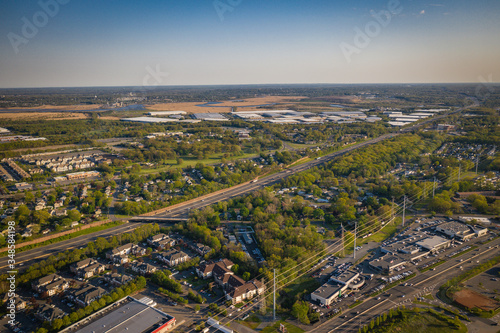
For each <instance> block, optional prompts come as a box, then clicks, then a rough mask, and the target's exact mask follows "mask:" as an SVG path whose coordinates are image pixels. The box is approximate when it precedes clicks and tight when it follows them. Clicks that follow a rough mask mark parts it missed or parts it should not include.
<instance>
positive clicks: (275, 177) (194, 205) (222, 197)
mask: <svg viewBox="0 0 500 333" xmlns="http://www.w3.org/2000/svg"><path fill="white" fill-rule="evenodd" d="M477 105H478V104H477V102H475V103H474V104H473V105H470V106H467V107H464V108H460V109H457V110H455V111H453V112H451V113H448V114H443V115H440V116H436V117H432V118H430V119H428V120H425V121H423V122H421V123H419V124H416V125H414V126H411V127H408V128H406V129H403V130H401V131H400V132H396V133H388V134H384V135H382V136H380V137H378V138H375V139H371V140H367V141H364V142H361V143H357V144H354V145H352V146H350V147H347V148H345V149H342V150H340V151H337V152H333V153H331V154H328V155H325V156H322V157H320V158H317V159H314V160H312V161H309V162H306V163H302V164H299V165H296V166H292V167H290V168H288V169H286V170H283V171H281V172H277V173H274V174H272V175H269V176H266V177H263V178H260V179H258V180H257V181H252V182H249V183H247V184H241V185H236V186H234V187H232V188H229V189H226V190H223V191H219V192H222V193H215V194H214V193H212V194H207V195H205V196H202V197H199V198H196V199H193V200H189V201H186V202H185V203H181V204H178V205H175V207H172V209H169V210H168V208H167V210H166V211H165V212H163V213H161V214H158V216H159V217H163V218H180V219H182V218H187V217H188V215H189V212H190V211H191V210H194V209H201V208H203V207H206V206H209V205H212V204H215V203H217V202H220V201H226V200H228V199H230V198H234V197H238V196H242V195H244V194H247V193H250V192H253V191H255V190H259V189H262V188H264V187H267V186H271V185H274V184H276V183H278V182H280V181H281V180H282V179H285V178H286V177H288V176H290V175H293V174H295V173H298V172H302V171H305V170H307V169H310V168H313V167H316V166H319V165H322V164H324V163H327V162H329V161H332V160H333V159H335V158H337V157H339V156H342V155H344V154H346V153H348V152H351V151H354V150H356V149H359V148H362V147H366V146H369V145H372V144H375V143H378V142H380V141H383V140H385V139H389V138H393V137H396V136H398V135H401V134H403V133H408V132H411V131H413V130H415V129H417V128H419V127H421V126H423V125H426V124H428V123H430V122H433V121H435V120H438V119H441V118H443V117H446V116H448V115H450V114H455V113H458V112H461V111H462V110H464V109H468V108H471V107H474V106H477ZM141 219H142V217H140V216H137V217H134V218H132V220H134V221H140V220H141ZM142 220H143V221H144V222H155V220H154V219H152V218H151V217H148V218H147V219H142ZM162 220H163V219H162ZM158 222H162V221H161V220H160V219H159V221H158ZM139 225H140V223H130V224H128V225H125V226H118V227H114V228H110V229H107V230H103V231H99V232H96V233H92V234H88V235H83V236H79V237H77V238H74V239H71V240H68V241H62V242H58V243H55V244H51V245H47V246H44V247H40V248H37V249H33V250H29V251H24V252H21V253H19V254H17V255H16V265H17V267H18V268H22V267H19V264H21V265H31V264H33V263H35V262H37V261H39V260H42V259H44V258H46V257H48V256H50V255H52V254H57V253H58V252H60V251H65V250H68V249H73V248H76V247H80V246H84V245H86V244H87V243H88V242H90V241H93V240H95V239H97V237H108V236H112V235H116V234H120V233H123V232H127V231H129V229H130V230H133V229H135V228H136V227H137V226H139ZM7 259H8V258H7V257H2V258H0V273H3V272H5V271H7V270H8V269H7Z"/></svg>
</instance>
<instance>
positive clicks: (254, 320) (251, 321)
mask: <svg viewBox="0 0 500 333" xmlns="http://www.w3.org/2000/svg"><path fill="white" fill-rule="evenodd" d="M261 322H262V320H261V319H260V318H259V317H257V316H256V315H254V314H253V315H251V316H250V317H248V318H247V319H245V320H244V321H242V320H239V321H238V323H239V324H241V325H245V326H246V327H248V328H251V329H252V330H255V329H256V328H257V327H258V326H259V325H260V323H261Z"/></svg>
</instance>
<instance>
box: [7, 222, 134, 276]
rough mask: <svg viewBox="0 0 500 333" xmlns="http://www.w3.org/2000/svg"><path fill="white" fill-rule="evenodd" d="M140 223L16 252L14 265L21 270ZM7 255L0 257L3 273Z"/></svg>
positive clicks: (131, 229) (130, 228)
mask: <svg viewBox="0 0 500 333" xmlns="http://www.w3.org/2000/svg"><path fill="white" fill-rule="evenodd" d="M140 225H141V223H125V224H123V225H119V226H116V227H112V228H109V229H105V230H101V231H97V232H94V233H92V234H88V235H82V236H78V237H76V238H73V239H68V240H65V241H61V242H58V243H54V244H49V245H46V246H43V247H40V248H36V249H32V250H27V251H23V252H20V253H16V256H15V260H16V267H17V270H19V271H23V270H24V269H25V268H26V267H29V266H30V265H32V264H34V263H35V262H37V261H40V260H43V259H44V258H46V257H48V256H51V255H56V254H58V253H59V252H64V251H66V250H71V249H74V248H78V247H81V246H86V245H87V244H88V243H89V242H91V241H94V240H96V239H97V238H98V237H109V236H113V235H117V234H121V233H124V232H129V231H133V230H134V229H135V228H137V227H138V226H140ZM8 260H9V257H1V258H0V273H5V272H6V271H8V270H9V268H8V265H7V261H8Z"/></svg>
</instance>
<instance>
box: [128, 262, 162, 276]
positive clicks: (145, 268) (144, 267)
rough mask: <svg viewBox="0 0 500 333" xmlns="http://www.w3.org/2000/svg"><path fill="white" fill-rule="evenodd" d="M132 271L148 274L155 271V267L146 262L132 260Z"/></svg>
mask: <svg viewBox="0 0 500 333" xmlns="http://www.w3.org/2000/svg"><path fill="white" fill-rule="evenodd" d="M131 269H132V271H134V272H136V273H138V274H141V275H148V274H153V273H154V272H156V267H155V266H153V265H150V264H147V263H140V262H134V264H133V265H132V267H131Z"/></svg>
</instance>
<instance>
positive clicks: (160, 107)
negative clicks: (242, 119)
mask: <svg viewBox="0 0 500 333" xmlns="http://www.w3.org/2000/svg"><path fill="white" fill-rule="evenodd" d="M304 98H307V97H304V96H266V97H255V98H247V99H244V100H229V101H223V102H221V103H218V104H215V105H217V107H210V106H208V107H202V106H197V105H200V104H204V103H203V102H189V103H161V104H154V105H147V106H146V108H147V109H148V110H149V111H186V112H187V113H227V112H231V107H233V106H235V107H245V106H254V105H255V106H257V105H263V104H272V103H290V102H292V103H293V102H295V101H297V100H301V99H304ZM245 109H246V108H243V109H239V111H244V110H245Z"/></svg>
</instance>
